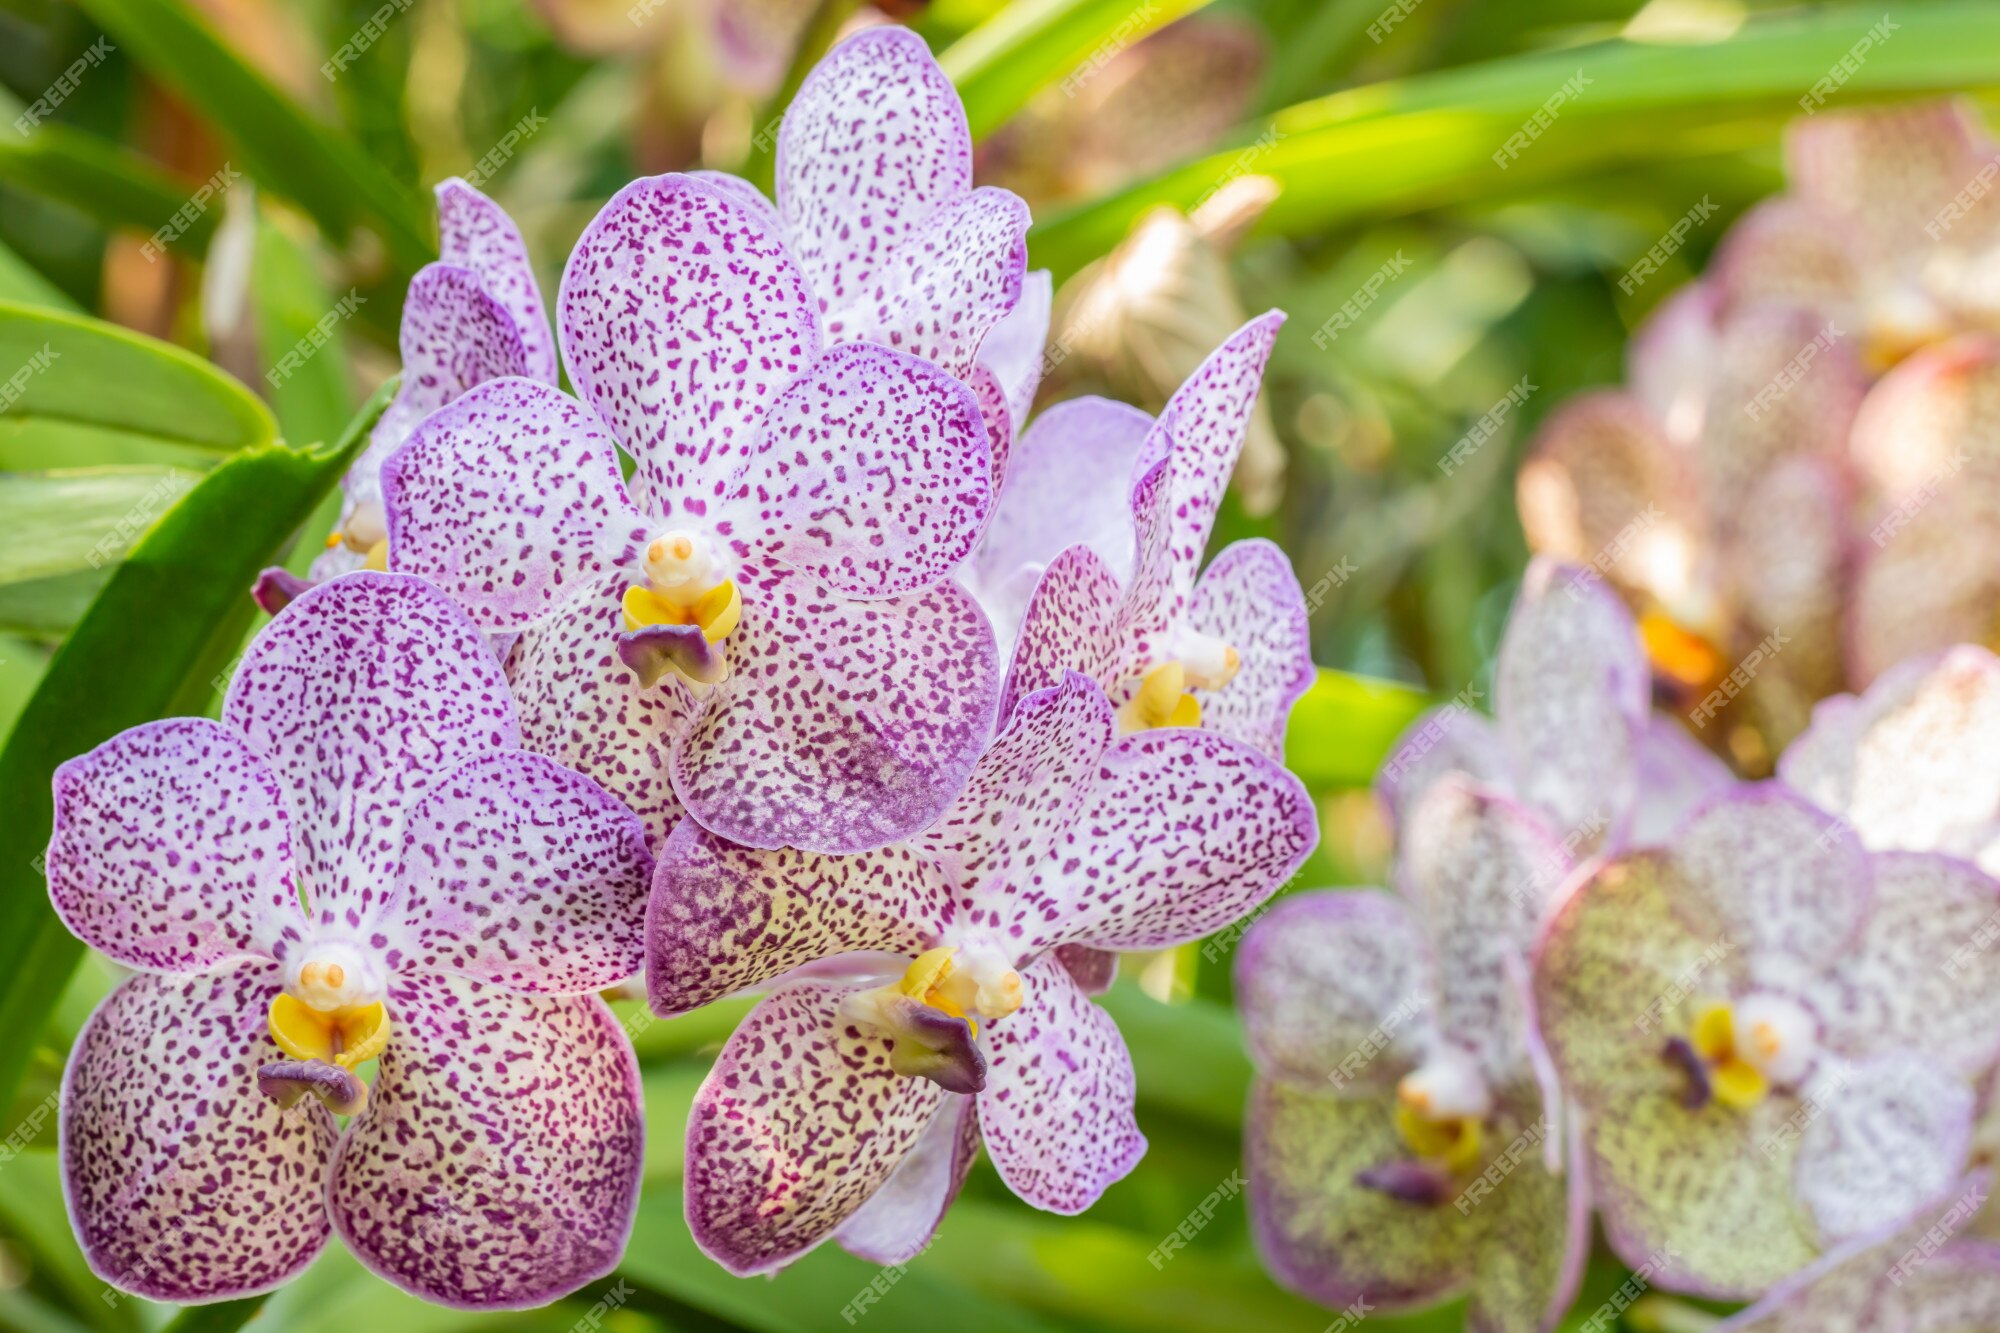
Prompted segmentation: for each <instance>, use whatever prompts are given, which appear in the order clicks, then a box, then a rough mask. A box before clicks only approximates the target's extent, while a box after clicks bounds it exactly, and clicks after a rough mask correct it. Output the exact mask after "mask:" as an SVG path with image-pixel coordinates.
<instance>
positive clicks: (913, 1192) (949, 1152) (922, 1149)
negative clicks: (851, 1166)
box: [833, 1092, 979, 1264]
mask: <svg viewBox="0 0 2000 1333" xmlns="http://www.w3.org/2000/svg"><path fill="white" fill-rule="evenodd" d="M978 1156H979V1116H978V1114H977V1112H976V1110H975V1107H974V1101H973V1098H972V1097H971V1096H970V1095H969V1094H966V1093H957V1092H952V1093H946V1094H945V1098H944V1105H942V1106H941V1107H939V1108H938V1112H937V1114H936V1115H934V1116H932V1117H931V1121H930V1124H929V1125H927V1126H925V1127H924V1132H923V1134H922V1135H920V1136H919V1137H918V1139H917V1141H916V1143H915V1144H914V1145H913V1146H912V1147H911V1149H910V1151H909V1153H908V1155H907V1156H905V1157H904V1158H903V1160H902V1161H901V1162H899V1163H898V1164H897V1165H896V1169H895V1170H893V1171H891V1172H890V1173H889V1178H888V1179H887V1180H885V1181H883V1182H882V1188H881V1189H879V1190H876V1191H875V1194H874V1196H873V1197H872V1198H870V1199H869V1200H868V1202H866V1203H864V1204H862V1205H861V1207H860V1208H859V1209H857V1210H856V1211H855V1213H854V1215H853V1216H852V1217H849V1218H848V1219H847V1221H846V1222H844V1223H842V1224H841V1227H840V1229H839V1230H838V1231H836V1232H834V1235H833V1238H834V1239H835V1240H837V1241H839V1242H840V1247H841V1248H842V1249H844V1250H846V1251H847V1252H848V1253H849V1254H854V1255H859V1256H860V1257H861V1258H863V1259H866V1260H868V1262H870V1263H875V1264H906V1263H908V1262H910V1260H912V1259H914V1258H916V1257H917V1256H918V1255H919V1254H921V1253H923V1251H924V1247H925V1246H927V1245H929V1244H930V1241H931V1237H932V1236H934V1235H936V1234H937V1229H938V1223H939V1222H942V1221H943V1220H944V1214H945V1210H946V1209H947V1208H950V1207H951V1202H952V1200H953V1199H956V1198H957V1197H958V1191H959V1190H960V1188H962V1187H963V1186H964V1184H965V1178H966V1176H968V1175H969V1174H971V1172H972V1164H973V1162H974V1161H975V1160H976V1159H977V1158H978Z"/></svg>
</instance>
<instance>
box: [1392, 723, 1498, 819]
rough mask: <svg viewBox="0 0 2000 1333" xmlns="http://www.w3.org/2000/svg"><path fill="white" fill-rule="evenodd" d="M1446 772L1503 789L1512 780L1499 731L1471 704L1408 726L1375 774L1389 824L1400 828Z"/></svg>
mask: <svg viewBox="0 0 2000 1333" xmlns="http://www.w3.org/2000/svg"><path fill="white" fill-rule="evenodd" d="M1467 693H1468V695H1471V696H1477V694H1478V692H1477V691H1476V690H1469V691H1467ZM1449 773H1459V774H1462V775H1464V776H1465V777H1467V778H1470V779H1472V780H1473V781H1474V782H1484V783H1488V784H1490V785H1492V786H1495V787H1499V788H1502V789H1505V788H1507V787H1509V786H1510V785H1511V784H1512V783H1513V781H1514V776H1513V774H1514V761H1513V757H1512V756H1511V755H1509V754H1508V753H1507V745H1506V742H1505V741H1503V740H1502V739H1501V738H1500V730H1499V728H1498V727H1496V726H1494V725H1493V721H1492V719H1491V718H1488V717H1486V716H1485V715H1484V714H1482V713H1479V712H1476V711H1475V710H1474V709H1473V708H1472V706H1471V703H1470V700H1469V699H1467V700H1464V701H1461V702H1454V703H1449V704H1446V705H1445V706H1444V707H1442V708H1433V709H1431V710H1430V711H1429V712H1427V713H1425V714H1424V715H1423V716H1421V717H1419V718H1418V719H1417V720H1416V721H1415V722H1412V723H1411V724H1410V725H1409V727H1408V728H1407V729H1406V730H1405V731H1404V732H1403V734H1402V737H1401V738H1400V739H1399V740H1398V741H1397V742H1396V748H1395V749H1394V750H1392V751H1390V753H1389V758H1388V759H1387V760H1385V761H1384V762H1383V764H1382V767H1381V768H1380V769H1379V770H1377V772H1376V774H1375V794H1376V795H1377V796H1378V797H1380V798H1381V800H1382V804H1383V807H1384V808H1385V809H1386V811H1387V812H1388V815H1389V818H1390V819H1391V821H1393V822H1394V823H1396V824H1398V825H1400V824H1401V823H1402V821H1404V820H1406V819H1408V818H1409V817H1410V811H1411V810H1413V809H1415V807H1416V803H1417V802H1418V801H1419V800H1420V799H1422V797H1423V794H1424V793H1425V792H1426V791H1429V790H1430V788H1431V785H1432V784H1433V783H1435V782H1437V781H1438V780H1439V779H1440V778H1442V777H1444V776H1445V775H1446V774H1449Z"/></svg>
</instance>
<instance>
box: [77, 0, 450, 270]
mask: <svg viewBox="0 0 2000 1333" xmlns="http://www.w3.org/2000/svg"><path fill="white" fill-rule="evenodd" d="M79 3H80V5H81V7H82V8H83V10H84V11H85V12H86V13H88V14H89V15H90V16H91V17H92V18H94V19H96V20H97V21H98V22H99V23H101V24H103V25H104V27H105V28H106V29H107V30H108V31H109V32H110V33H111V35H112V37H113V38H114V39H115V40H116V42H117V44H118V45H119V46H120V47H121V48H123V49H126V50H128V51H129V52H130V53H131V55H132V58H133V59H134V60H136V61H138V62H139V64H140V65H141V66H143V67H144V68H145V70H146V72H147V73H149V74H151V75H152V76H153V77H154V78H156V79H158V80H159V81H160V82H161V83H163V84H165V85H167V86H168V87H169V88H172V89H173V90H174V91H175V92H177V93H179V94H180V95H181V97H183V98H185V99H186V100H187V102H188V103H189V104H190V105H191V106H193V107H195V108H196V109H197V110H199V111H201V112H202V114H203V115H205V116H206V117H207V118H208V120H209V122H210V124H211V125H212V126H213V128H214V129H215V131H216V132H217V133H218V134H220V135H222V136H223V137H224V138H225V139H227V140H228V141H229V142H230V143H231V144H232V145H233V148H234V151H235V152H236V153H237V154H239V155H240V158H241V160H240V161H237V162H236V163H235V165H236V166H237V167H238V168H239V169H240V170H242V171H246V172H248V173H249V174H250V175H251V176H253V177H255V178H256V179H257V180H258V181H259V182H260V183H261V184H263V185H264V186H265V187H266V188H268V189H271V190H274V191H276V192H278V193H280V194H283V195H285V196H286V197H287V198H290V199H292V200H293V201H295V202H296V203H298V204H299V205H300V206H301V207H302V208H304V209H305V210H306V211H307V212H308V213H310V214H312V215H313V218H314V219H315V220H316V221H317V222H318V223H319V224H320V227H321V229H322V230H324V231H325V232H326V233H327V235H328V236H330V237H332V238H333V239H334V240H336V241H338V242H341V243H345V242H346V241H347V240H348V238H349V236H350V235H351V233H352V232H353V230H354V228H355V226H356V225H357V224H358V223H360V222H362V221H363V220H369V221H372V222H373V224H374V226H375V228H376V229H377V230H378V231H379V232H380V233H381V236H382V239H383V241H384V242H385V243H386V244H387V245H388V247H389V252H390V253H391V254H392V255H394V256H395V257H396V260H397V263H398V264H399V265H400V266H401V267H403V268H405V269H412V270H413V269H415V268H416V267H418V266H419V265H421V264H423V263H425V262H426V261H428V260H430V259H433V258H435V257H436V254H437V247H436V245H434V244H433V243H432V241H431V240H430V229H429V226H428V225H427V219H428V217H429V214H428V212H427V210H426V208H425V206H424V203H423V201H422V200H421V199H419V198H418V197H417V196H416V195H415V194H414V193H413V192H412V191H410V190H408V189H405V188H404V187H403V186H402V185H400V184H399V183H397V182H396V181H395V180H393V179H392V178H390V177H389V176H388V175H387V174H386V173H385V172H384V171H382V169H381V168H380V167H378V166H377V165H376V164H375V162H374V161H373V160H372V159H371V158H369V156H368V155H367V154H366V153H364V152H362V151H361V149H360V148H359V147H357V146H356V145H355V144H354V143H352V142H351V141H349V140H348V139H346V138H345V137H343V136H342V135H340V134H339V133H338V132H337V131H335V130H333V129H332V128H330V127H328V126H326V125H323V124H321V123H319V122H318V121H316V120H314V119H312V118H311V117H310V116H309V115H307V114H306V112H305V111H304V110H303V109H302V108H301V107H299V105H298V104H297V103H295V102H293V101H292V100H291V98H289V97H287V96H286V95H285V94H284V93H282V92H280V91H279V90H278V88H277V87H276V86H275V85H274V84H272V83H271V82H270V80H268V79H266V78H265V77H264V76H263V74H261V73H259V72H258V71H257V70H255V69H253V68H252V67H251V66H250V65H249V64H248V63H246V62H245V61H244V60H243V59H242V58H241V57H239V56H238V55H237V54H236V53H235V52H234V51H233V50H231V49H230V48H229V46H228V45H227V44H226V43H224V42H223V40H222V39H221V38H220V37H219V36H217V35H216V33H215V32H214V31H213V30H212V29H211V28H210V27H209V26H208V23H207V21H206V20H204V19H203V18H201V17H200V16H198V15H197V14H196V13H195V12H194V11H193V10H192V9H191V8H189V7H188V6H187V4H185V3H184V0H79ZM392 21H393V20H392ZM175 206H176V207H178V206H179V203H178V201H176V205H175ZM155 225H157V224H155Z"/></svg>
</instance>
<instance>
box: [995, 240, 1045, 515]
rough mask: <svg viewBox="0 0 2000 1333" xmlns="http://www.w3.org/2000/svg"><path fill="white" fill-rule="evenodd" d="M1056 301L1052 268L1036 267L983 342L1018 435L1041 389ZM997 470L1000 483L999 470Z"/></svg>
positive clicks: (1009, 418) (1025, 278)
mask: <svg viewBox="0 0 2000 1333" xmlns="http://www.w3.org/2000/svg"><path fill="white" fill-rule="evenodd" d="M1054 303H1055V282H1054V280H1053V279H1052V278H1051V276H1050V274H1049V271H1048V270H1047V269H1045V268H1039V269H1035V270H1034V271H1032V272H1030V273H1028V274H1026V275H1025V276H1024V277H1023V278H1022V279H1021V299H1020V300H1019V301H1017V302H1015V304H1014V308H1013V309H1012V310H1009V311H1008V312H1007V315H1006V318H1004V319H1002V320H1001V321H1000V322H999V323H998V324H995V325H994V326H993V330H992V332H990V333H988V334H987V335H986V340H985V341H984V342H982V343H980V344H979V364H980V365H981V366H983V367H984V368H986V369H987V370H989V371H991V372H992V374H993V378H994V380H995V381H996V382H997V383H998V384H999V386H1000V391H1001V392H1002V393H1003V394H1005V395H1006V400H1007V419H1008V420H1009V421H1010V422H1011V423H1012V424H1013V428H1014V434H1016V435H1019V434H1020V433H1021V428H1022V427H1023V426H1025V425H1026V424H1027V421H1028V414H1029V413H1030V412H1031V411H1033V410H1034V406H1035V393H1036V391H1037V390H1038V389H1040V388H1041V384H1042V374H1043V370H1044V368H1045V366H1046V364H1047V361H1046V354H1045V352H1044V350H1043V348H1044V345H1045V344H1046V343H1047V342H1048V339H1049V314H1050V311H1051V308H1052V307H1053V305H1054ZM1051 410H1053V409H1051ZM994 471H995V478H994V480H995V483H996V484H997V483H998V481H999V476H998V473H999V469H998V468H997V467H996V468H995V469H994Z"/></svg>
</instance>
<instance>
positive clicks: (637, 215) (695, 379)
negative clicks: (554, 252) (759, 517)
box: [556, 175, 820, 519]
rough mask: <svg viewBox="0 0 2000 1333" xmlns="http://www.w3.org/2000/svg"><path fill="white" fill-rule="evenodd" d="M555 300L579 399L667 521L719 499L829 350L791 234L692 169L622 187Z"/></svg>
mask: <svg viewBox="0 0 2000 1333" xmlns="http://www.w3.org/2000/svg"><path fill="white" fill-rule="evenodd" d="M556 310H557V313H558V316H559V318H560V325H559V327H560V331H561V338H562V349H563V362H564V364H565V365H567V366H568V367H569V375H570V381H571V383H573V384H574V385H575V386H576V391H577V396H578V397H580V398H582V399H583V401H584V402H585V403H586V404H588V405H589V406H590V407H591V408H592V409H594V410H595V411H596V413H597V415H598V416H599V417H601V418H603V421H604V424H605V425H606V426H608V427H609V428H610V430H611V432H612V434H613V435H615V436H616V437H617V439H618V442H619V443H620V444H621V445H623V446H624V448H625V450H626V451H627V452H628V453H630V454H631V455H632V457H633V458H634V459H635V460H636V461H637V463H638V469H637V470H636V471H635V472H634V473H633V474H632V480H631V487H632V496H633V499H634V500H636V501H637V502H638V505H639V508H640V509H641V510H642V511H643V512H645V513H646V514H648V515H651V516H653V517H655V518H660V519H666V518H673V517H676V516H678V515H680V514H682V513H684V512H685V513H693V514H695V515H697V516H699V515H700V514H702V513H703V512H705V509H704V506H706V505H707V504H711V503H713V502H714V501H715V500H716V499H717V498H719V496H720V494H721V489H722V487H723V485H724V483H725V482H726V480H727V479H728V478H730V477H731V476H732V475H734V473H735V472H736V471H737V469H738V468H739V467H740V466H741V465H742V462H743V460H744V459H745V458H746V457H748V456H750V455H751V454H753V453H754V452H755V439H756V434H757V427H758V423H759V422H760V421H761V420H762V418H763V417H764V415H765V413H766V412H767V411H769V409H770V407H771V404H772V403H773V402H775V401H776V400H777V398H778V395H779V394H781V393H783V392H784V391H785V389H786V388H787V387H788V386H789V385H790V384H791V383H792V381H793V380H795V379H797V378H798V377H799V375H801V374H802V373H804V372H805V371H806V370H807V369H808V368H809V367H810V366H811V365H812V364H813V363H814V362H815V361H817V360H818V359H819V351H820V334H819V324H818V321H817V319H816V318H815V317H814V314H813V306H812V296H811V293H810V292H809V291H808V290H807V288H806V280H805V276H804V275H803V274H802V273H800V271H799V269H798V267H797V266H796V265H795V264H793V262H792V260H791V257H790V256H789V255H788V254H787V253H786V252H785V247H784V244H783V242H782V241H781V240H780V239H779V238H778V236H777V235H776V234H774V233H773V232H771V231H770V230H769V228H768V227H767V226H766V225H765V223H764V222H762V221H760V220H759V218H758V217H757V215H756V214H754V213H751V212H747V211H745V210H744V209H743V208H742V206H741V205H739V204H738V203H736V202H735V200H734V199H733V197H732V196H731V195H727V194H724V193H723V192H722V191H720V190H718V189H717V188H716V187H715V186H714V185H712V184H709V183H706V182H703V181H699V180H696V179H694V178H693V177H689V176H676V175H668V176H654V177H648V178H645V179H642V180H636V181H633V182H632V183H631V184H630V185H628V186H626V187H625V188H624V189H622V190H620V191H619V192H618V193H617V194H616V195H613V196H612V198H611V202H610V203H608V204H606V205H605V206H604V207H603V209H602V210H600V211H599V213H598V215H597V216H596V218H594V219H593V220H592V221H591V223H590V225H589V226H588V227H586V228H584V232H583V235H582V236H581V237H580V238H578V240H577V243H576V248H575V249H574V250H572V251H571V252H570V257H569V264H568V266H567V267H566V268H565V269H564V270H563V280H562V290H561V293H560V294H559V295H558V297H557V299H556Z"/></svg>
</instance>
